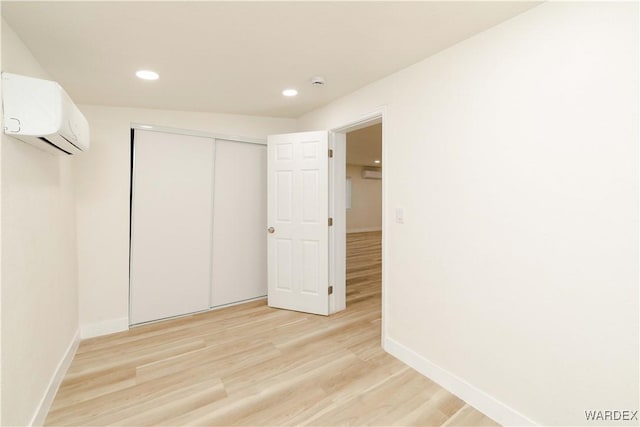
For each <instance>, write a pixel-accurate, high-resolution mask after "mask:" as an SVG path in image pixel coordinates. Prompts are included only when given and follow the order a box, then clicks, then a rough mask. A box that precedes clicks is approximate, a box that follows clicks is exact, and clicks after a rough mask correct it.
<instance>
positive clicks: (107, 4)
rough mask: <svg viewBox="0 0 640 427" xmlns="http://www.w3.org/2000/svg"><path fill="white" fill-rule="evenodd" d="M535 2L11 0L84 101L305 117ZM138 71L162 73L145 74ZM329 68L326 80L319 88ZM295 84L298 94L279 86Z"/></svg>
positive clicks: (14, 14)
mask: <svg viewBox="0 0 640 427" xmlns="http://www.w3.org/2000/svg"><path fill="white" fill-rule="evenodd" d="M536 4H538V2H519V1H513V2H503V1H497V2H484V1H472V2H391V1H388V2H202V1H179V2H163V1H142V2H119V1H101V2H91V1H75V2H73V1H72V2H57V1H47V2H30V1H16V2H12V1H2V4H1V7H2V16H3V18H4V19H5V20H6V21H7V22H8V23H9V25H10V26H11V27H12V28H13V29H14V30H15V31H16V33H17V34H18V35H19V36H20V38H21V39H22V40H23V41H24V42H25V44H26V45H27V46H28V47H29V49H30V50H31V51H32V52H33V54H34V55H35V57H36V58H37V59H38V60H39V61H40V63H41V64H42V65H43V67H44V68H45V69H46V70H47V71H48V72H49V73H50V75H51V77H52V78H53V79H55V80H57V81H58V82H60V83H61V84H62V86H63V87H64V88H65V89H66V90H67V92H68V93H69V95H70V96H71V97H72V98H73V99H74V101H75V102H77V103H81V104H98V105H114V106H128V107H144V108H158V109H172V110H189V111H211V112H225V113H238V114H252V115H264V116H279V117H298V116H300V115H301V114H303V113H305V112H307V111H310V110H312V109H314V108H317V107H319V106H322V105H324V104H326V103H328V102H330V101H331V100H333V99H336V98H338V97H340V96H343V95H346V94H348V93H350V92H352V91H354V90H356V89H358V88H360V87H362V86H365V85H367V84H368V83H371V82H373V81H375V80H378V79H380V78H381V77H384V76H386V75H388V74H391V73H393V72H394V71H397V70H399V69H402V68H404V67H407V66H408V65H411V64H413V63H416V62H418V61H420V60H422V59H424V58H426V57H427V56H429V55H432V54H434V53H436V52H438V51H440V50H442V49H444V48H446V47H448V46H451V45H453V44H455V43H457V42H459V41H461V40H463V39H465V38H468V37H470V36H471V35H473V34H476V33H478V32H480V31H483V30H485V29H487V28H489V27H492V26H494V25H496V24H498V23H500V22H502V21H504V20H506V19H509V18H510V17H512V16H514V15H517V14H519V13H521V12H523V11H524V10H526V9H529V8H531V7H533V6H535V5H536ZM138 69H152V70H155V71H157V72H158V73H160V79H159V80H157V81H155V82H144V81H140V80H138V79H137V78H136V77H135V76H134V73H135V71H136V70H138ZM315 75H322V76H324V77H325V78H326V81H327V84H326V85H325V86H324V87H312V86H311V84H310V83H309V81H310V78H311V77H313V76H315ZM287 87H295V88H297V89H298V90H299V92H300V94H299V95H298V97H296V98H291V99H290V98H284V97H283V96H282V95H281V94H280V92H281V91H282V90H283V89H284V88H287Z"/></svg>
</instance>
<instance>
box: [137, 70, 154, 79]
mask: <svg viewBox="0 0 640 427" xmlns="http://www.w3.org/2000/svg"><path fill="white" fill-rule="evenodd" d="M136 76H138V78H139V79H142V80H158V77H160V76H159V75H158V73H156V72H155V71H150V70H138V71H136Z"/></svg>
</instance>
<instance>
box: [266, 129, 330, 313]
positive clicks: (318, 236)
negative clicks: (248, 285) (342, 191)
mask: <svg viewBox="0 0 640 427" xmlns="http://www.w3.org/2000/svg"><path fill="white" fill-rule="evenodd" d="M328 143H329V136H328V132H326V131H319V132H303V133H293V134H284V135H273V136H269V138H268V166H267V194H268V196H267V199H268V201H267V204H268V208H267V224H268V227H269V228H268V235H267V248H268V249H267V252H268V262H267V268H268V277H269V279H268V281H269V283H268V300H269V306H271V307H277V308H284V309H289V310H296V311H303V312H307V313H315V314H324V315H327V314H329V295H328V288H329V244H328V243H329V242H328V240H329V228H328V217H329V215H328V214H329V198H328V192H329V188H328Z"/></svg>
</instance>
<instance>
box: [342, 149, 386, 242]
mask: <svg viewBox="0 0 640 427" xmlns="http://www.w3.org/2000/svg"><path fill="white" fill-rule="evenodd" d="M348 143H349V142H348V140H347V144H348ZM362 169H363V168H362V166H359V165H349V164H348V165H347V177H349V178H351V209H347V215H346V216H347V233H357V232H362V231H375V230H381V229H382V180H380V179H363V178H362Z"/></svg>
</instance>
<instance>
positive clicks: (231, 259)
mask: <svg viewBox="0 0 640 427" xmlns="http://www.w3.org/2000/svg"><path fill="white" fill-rule="evenodd" d="M266 177H267V147H266V145H260V144H250V143H241V142H234V141H225V140H220V139H217V140H216V170H215V192H214V208H213V212H214V219H213V263H212V264H213V265H212V280H211V306H212V307H217V306H221V305H225V304H230V303H234V302H239V301H244V300H247V299H251V298H257V297H261V296H265V295H267V182H266Z"/></svg>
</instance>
